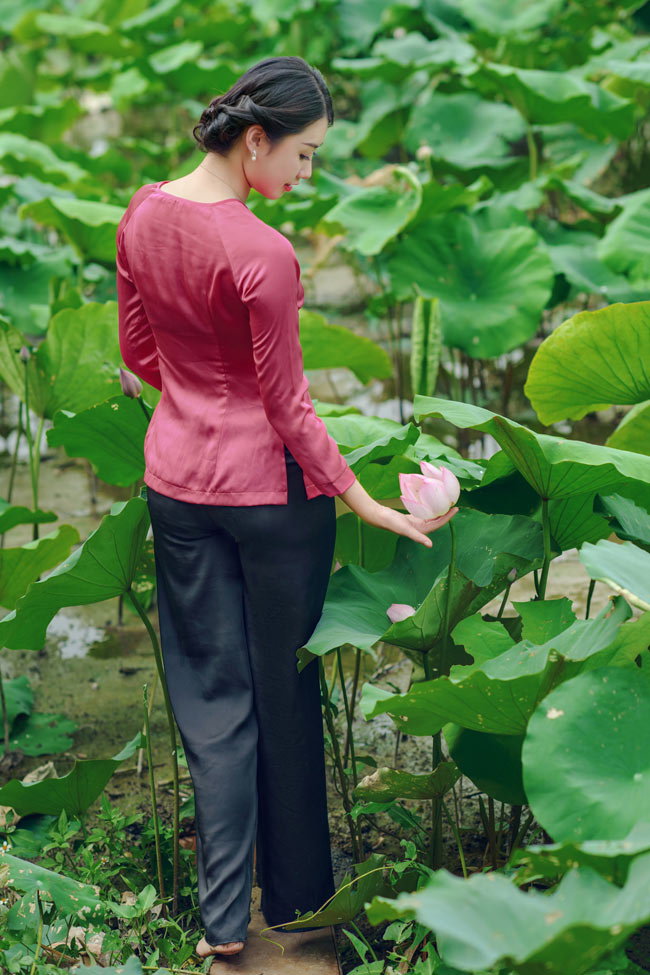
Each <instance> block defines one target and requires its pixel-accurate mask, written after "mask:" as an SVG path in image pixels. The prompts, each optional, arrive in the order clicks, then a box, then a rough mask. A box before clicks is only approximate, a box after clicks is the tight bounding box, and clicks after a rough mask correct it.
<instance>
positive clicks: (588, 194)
mask: <svg viewBox="0 0 650 975" xmlns="http://www.w3.org/2000/svg"><path fill="white" fill-rule="evenodd" d="M542 185H543V187H544V189H545V190H546V191H548V190H559V191H560V192H562V193H564V195H565V196H567V197H568V199H569V200H572V201H573V202H574V203H577V204H578V206H579V207H582V209H583V210H586V211H587V213H592V214H594V215H596V216H599V217H610V216H612V215H613V216H616V215H617V214H619V213H620V212H621V210H622V209H623V205H624V204H623V200H621V198H620V197H609V196H603V195H602V194H601V193H596V192H595V191H594V190H590V189H589V187H588V186H584V185H583V184H582V183H579V182H578V181H577V180H574V179H562V177H561V176H559V175H558V174H557V173H550V174H549V175H548V176H546V177H544V178H543V179H542ZM562 229H565V228H562Z"/></svg>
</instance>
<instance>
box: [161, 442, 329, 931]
mask: <svg viewBox="0 0 650 975" xmlns="http://www.w3.org/2000/svg"><path fill="white" fill-rule="evenodd" d="M285 456H286V463H287V481H288V485H287V487H288V500H287V504H286V505H275V504H262V505H253V506H224V505H209V504H194V503H190V502H186V501H179V500H177V499H175V498H169V497H167V496H166V495H163V494H160V493H158V492H157V491H154V490H153V489H152V488H151V487H148V488H147V503H148V507H149V513H150V516H151V525H152V531H153V544H154V553H155V562H156V577H157V598H158V615H159V622H160V640H161V649H162V654H163V660H164V666H165V676H166V680H167V686H168V689H169V695H170V699H171V704H172V708H173V711H174V716H175V719H176V723H177V725H178V729H179V732H180V735H181V739H182V743H183V747H184V749H185V756H186V759H187V764H188V767H189V771H190V774H191V777H192V783H193V786H194V795H195V808H196V852H197V868H198V898H199V906H200V913H201V921H202V923H203V927H204V928H205V937H206V939H207V941H208V943H209V944H212V945H216V944H221V943H224V942H227V941H244V940H246V932H247V927H248V923H249V921H250V917H251V915H250V897H251V887H252V881H253V851H254V846H255V843H256V841H257V875H256V879H257V882H258V884H259V885H260V887H261V888H262V899H261V907H262V912H263V914H264V917H265V919H266V922H267V924H280V923H282V922H285V923H286V922H287V921H292V920H293V919H294V918H295V916H296V911H300V912H301V913H302V912H304V911H308V910H314V911H315V910H317V908H318V907H320V905H321V904H322V903H323V902H324V901H325V900H327V898H328V897H331V896H332V894H333V893H334V882H333V876H332V862H331V853H330V837H329V824H328V816H327V795H326V784H325V758H324V743H323V725H322V717H321V699H320V684H319V675H318V662H317V661H316V660H312V661H310V663H309V664H308V665H307V666H306V667H305V668H304V669H303V670H302V672H301V673H298V671H297V667H296V665H297V658H296V651H297V650H298V649H299V648H300V647H302V646H304V644H305V643H306V642H307V641H308V640H309V637H310V636H311V634H312V633H313V631H314V628H315V626H316V624H317V623H318V620H319V618H320V615H321V613H322V609H323V603H324V600H325V593H326V590H327V585H328V581H329V574H330V568H331V564H332V557H333V553H334V539H335V534H336V515H335V502H334V498H330V497H326V496H325V495H319V496H318V497H316V498H312V499H311V500H307V496H306V494H305V488H304V484H303V480H302V471H301V468H300V467H299V465H298V463H297V462H296V461H295V459H294V458H293V457H292V456H291V455H290V454H288V452H287V451H286V449H285Z"/></svg>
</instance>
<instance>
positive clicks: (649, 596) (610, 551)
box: [580, 539, 650, 610]
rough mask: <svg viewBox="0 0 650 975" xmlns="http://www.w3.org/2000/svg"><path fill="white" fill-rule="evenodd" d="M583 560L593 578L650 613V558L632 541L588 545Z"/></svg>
mask: <svg viewBox="0 0 650 975" xmlns="http://www.w3.org/2000/svg"><path fill="white" fill-rule="evenodd" d="M580 561H581V562H582V564H583V565H584V567H585V569H586V570H587V572H588V573H589V575H590V576H591V578H592V579H598V580H599V581H600V582H604V583H606V584H607V585H608V586H610V587H611V588H612V589H614V590H615V591H616V592H619V593H621V594H622V595H623V596H625V598H626V599H627V600H628V601H629V602H631V603H632V604H633V605H634V606H638V607H639V609H643V610H650V555H649V554H648V553H647V552H645V551H644V550H643V549H642V548H639V546H638V545H633V544H632V542H622V543H621V544H618V543H617V542H608V541H605V540H604V539H601V540H600V541H599V542H596V544H595V545H592V544H590V543H589V542H585V544H584V545H583V546H582V548H581V549H580Z"/></svg>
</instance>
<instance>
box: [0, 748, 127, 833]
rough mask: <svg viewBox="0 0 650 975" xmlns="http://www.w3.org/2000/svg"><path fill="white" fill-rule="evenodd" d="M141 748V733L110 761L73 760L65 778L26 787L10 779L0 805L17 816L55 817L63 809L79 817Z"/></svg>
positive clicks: (1, 791) (69, 814) (43, 780)
mask: <svg viewBox="0 0 650 975" xmlns="http://www.w3.org/2000/svg"><path fill="white" fill-rule="evenodd" d="M143 745H144V737H143V735H142V732H140V731H138V733H137V734H136V736H135V738H132V739H131V741H129V742H127V743H126V745H125V746H124V748H123V749H122V750H121V751H120V752H119V753H118V754H117V755H114V756H113V757H112V758H104V759H84V760H83V761H80V760H79V759H76V760H75V763H74V766H73V767H72V769H71V770H70V772H68V773H67V775H62V776H59V777H58V778H53V779H42V780H41V781H40V782H30V783H29V784H25V783H24V782H21V781H20V780H19V779H11V781H9V782H7V784H6V785H4V786H2V788H1V789H0V804H2V805H3V806H11V807H12V808H13V809H15V810H16V812H17V813H18V815H19V816H28V815H29V814H30V813H45V814H47V815H51V816H58V815H59V814H60V813H61V811H62V810H63V809H65V811H66V813H67V815H68V816H81V815H82V814H83V813H85V812H86V810H87V809H88V808H89V807H90V806H91V805H92V804H93V802H94V801H95V799H97V797H98V796H99V795H101V793H102V791H103V789H104V788H105V787H106V783H107V782H108V780H109V779H110V778H111V776H112V775H113V773H114V772H115V769H116V768H117V767H118V765H121V763H122V762H123V761H125V759H127V758H131V757H132V756H133V755H134V754H135V752H136V750H137V749H138V748H140V747H142V746H143Z"/></svg>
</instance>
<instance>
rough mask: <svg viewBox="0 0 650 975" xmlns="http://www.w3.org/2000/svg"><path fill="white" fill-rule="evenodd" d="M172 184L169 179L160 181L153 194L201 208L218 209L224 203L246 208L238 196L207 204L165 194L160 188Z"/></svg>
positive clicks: (202, 201)
mask: <svg viewBox="0 0 650 975" xmlns="http://www.w3.org/2000/svg"><path fill="white" fill-rule="evenodd" d="M170 182H171V180H169V179H161V180H159V181H158V182H157V183H156V184H155V189H154V191H153V192H154V193H157V194H158V195H159V196H167V197H169V198H170V199H171V200H180V201H181V202H182V203H191V204H193V205H194V206H199V207H217V206H221V205H222V204H223V203H241V205H242V206H246V204H245V203H244V201H243V200H240V199H239V197H236V196H229V197H227V198H226V199H225V200H212V201H211V202H207V201H205V200H188V198H187V197H186V196H175V195H174V194H173V193H163V191H162V190H161V188H160V187H161V186H163V185H164V184H165V183H170ZM247 209H248V208H247Z"/></svg>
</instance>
